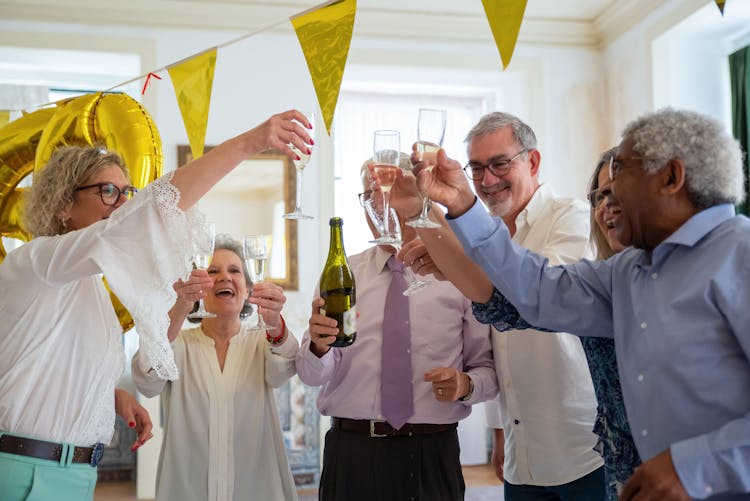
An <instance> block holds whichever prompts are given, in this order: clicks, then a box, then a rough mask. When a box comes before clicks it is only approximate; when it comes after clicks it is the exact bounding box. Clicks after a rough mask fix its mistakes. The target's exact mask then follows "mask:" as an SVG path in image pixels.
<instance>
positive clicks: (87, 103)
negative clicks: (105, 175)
mask: <svg viewBox="0 0 750 501" xmlns="http://www.w3.org/2000/svg"><path fill="white" fill-rule="evenodd" d="M66 144H79V145H82V144H88V145H92V146H93V145H97V144H102V145H104V146H105V147H106V148H107V149H110V150H112V151H116V152H117V153H119V154H120V155H121V156H122V158H123V160H124V161H125V165H127V167H128V170H129V172H130V178H131V181H132V183H133V185H134V186H136V187H137V188H143V187H144V186H145V185H147V184H148V183H150V182H151V181H153V180H155V179H156V178H158V177H159V176H161V174H162V169H163V164H164V157H163V156H162V149H161V139H160V138H159V131H158V130H157V129H156V126H155V125H154V122H153V120H152V119H151V116H150V115H149V114H148V113H147V112H146V110H145V109H144V108H143V106H141V105H140V104H139V103H138V102H137V101H136V100H134V99H133V98H132V97H130V96H128V95H127V94H103V93H96V94H87V95H85V96H80V97H76V98H73V99H69V100H66V101H61V102H59V103H56V106H55V107H53V108H45V109H41V110H38V111H35V112H34V113H29V114H26V115H24V116H23V117H21V118H19V119H17V120H14V121H13V122H10V123H9V124H7V125H5V126H4V127H2V128H0V236H2V237H10V238H17V239H19V240H23V241H28V240H29V239H30V238H31V236H30V235H29V234H28V233H27V232H26V231H25V230H24V229H23V224H22V222H21V218H20V214H21V211H22V204H23V193H24V191H25V190H24V189H23V188H19V187H18V183H19V182H20V181H21V180H22V179H23V178H25V177H26V176H27V175H29V174H31V173H32V172H35V171H37V170H39V169H42V168H43V167H44V165H45V164H46V163H47V160H49V158H50V156H51V155H52V152H53V151H54V150H55V148H57V147H58V146H61V145H66ZM5 254H6V252H5V248H4V247H3V244H2V240H1V239H0V260H2V258H3V257H5ZM105 284H106V280H105ZM110 296H111V298H112V306H113V307H114V309H115V312H116V313H117V318H118V319H119V320H120V325H122V328H123V330H124V331H126V330H128V329H130V328H131V327H132V326H133V319H132V317H131V316H130V313H128V311H127V310H126V309H125V307H124V306H123V305H122V303H120V301H119V300H118V299H117V297H115V295H114V294H112V293H111V292H110Z"/></svg>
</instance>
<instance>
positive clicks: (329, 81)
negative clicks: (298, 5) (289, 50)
mask: <svg viewBox="0 0 750 501" xmlns="http://www.w3.org/2000/svg"><path fill="white" fill-rule="evenodd" d="M356 10H357V2H356V0H342V1H340V2H336V3H333V4H330V5H327V6H324V7H321V8H318V9H315V10H313V11H311V12H306V13H303V14H301V15H299V16H296V17H292V18H290V21H291V22H292V25H293V26H294V31H296V32H297V38H298V39H299V44H300V46H302V52H303V53H304V54H305V60H306V61H307V68H308V69H309V70H310V77H311V78H312V81H313V86H314V87H315V94H317V96H318V103H319V104H320V111H321V112H322V114H323V121H324V122H325V124H326V131H327V132H328V134H329V135H330V134H331V124H332V123H333V113H334V111H335V110H336V102H337V101H338V98H339V90H340V89H341V80H342V79H343V77H344V67H345V66H346V58H347V56H348V54H349V45H350V43H351V40H352V31H353V30H354V14H355V12H356Z"/></svg>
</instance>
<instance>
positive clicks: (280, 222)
mask: <svg viewBox="0 0 750 501" xmlns="http://www.w3.org/2000/svg"><path fill="white" fill-rule="evenodd" d="M210 149H211V146H206V147H205V151H206V152H208V151H209V150H210ZM192 159H193V155H192V153H191V151H190V146H188V145H179V146H177V162H178V165H180V166H182V165H185V164H186V163H188V162H189V161H190V160H192ZM294 176H295V169H294V164H293V163H292V161H291V160H290V159H289V157H287V156H286V155H284V154H282V153H281V152H279V151H270V152H266V153H261V154H259V155H255V156H253V157H251V158H249V159H247V160H245V161H244V162H242V163H241V164H240V165H238V166H237V167H236V168H235V169H234V170H233V171H232V172H230V173H229V174H228V175H227V176H226V177H224V179H222V180H221V181H219V182H218V183H217V184H216V186H214V187H213V188H212V189H211V191H209V192H208V193H206V195H205V196H204V197H203V198H202V199H201V201H200V204H199V205H200V208H201V211H202V212H203V213H204V214H205V215H206V220H207V221H211V222H214V223H216V233H217V234H219V233H229V234H230V235H232V237H234V238H235V239H237V240H239V241H240V242H241V241H242V237H243V236H244V235H251V234H258V233H264V234H266V235H271V257H270V258H269V260H268V262H267V263H266V280H268V281H270V282H274V283H276V284H279V285H280V286H281V287H282V288H283V289H284V290H287V291H289V290H297V288H298V287H299V285H298V273H297V221H294V220H289V219H283V218H282V217H281V216H282V214H285V213H287V212H291V211H293V210H294V197H295V189H296V185H295V180H294Z"/></svg>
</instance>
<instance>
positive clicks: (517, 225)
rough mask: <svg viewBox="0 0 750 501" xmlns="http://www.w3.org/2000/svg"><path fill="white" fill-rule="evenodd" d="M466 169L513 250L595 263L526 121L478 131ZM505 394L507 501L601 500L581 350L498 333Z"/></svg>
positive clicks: (492, 409)
mask: <svg viewBox="0 0 750 501" xmlns="http://www.w3.org/2000/svg"><path fill="white" fill-rule="evenodd" d="M466 142H467V144H468V157H469V163H468V164H467V165H466V167H465V168H464V171H465V172H466V173H467V175H468V176H469V178H471V179H472V180H473V182H474V188H475V190H476V193H477V195H478V196H479V198H480V199H481V200H482V202H484V204H485V205H486V206H487V208H488V209H489V212H490V213H491V214H492V215H493V216H496V217H500V218H502V220H503V221H504V222H505V224H506V225H507V227H508V229H509V230H510V233H511V235H512V236H513V240H514V241H515V242H517V243H519V244H521V245H523V246H524V247H526V248H528V249H530V250H532V251H535V252H537V253H539V254H541V255H543V256H544V257H546V258H548V259H549V260H550V264H564V263H573V262H576V261H578V260H579V259H581V258H583V257H591V256H589V255H588V253H589V252H590V247H589V209H588V207H587V206H586V204H585V203H583V202H581V201H577V200H573V199H565V198H559V197H557V196H556V195H555V194H554V192H553V191H552V189H551V188H550V187H549V186H547V185H544V184H540V182H539V178H538V175H539V168H540V158H541V156H540V153H539V150H537V149H536V136H535V135H534V131H533V130H532V129H531V128H530V127H529V126H528V125H526V124H525V123H524V122H522V121H521V120H520V119H518V118H517V117H515V116H513V115H510V114H507V113H501V112H494V113H490V114H487V115H485V116H484V117H482V118H481V119H480V121H479V122H478V123H477V124H476V125H475V126H474V128H473V129H471V131H469V133H468V135H467V137H466ZM492 338H493V339H492V346H493V351H494V357H495V368H496V370H497V376H498V383H499V386H500V394H499V397H498V400H497V401H490V402H488V403H487V404H486V406H485V409H486V414H487V421H488V425H489V426H490V427H492V428H494V429H495V431H494V436H495V443H494V447H493V451H492V464H493V466H494V468H495V472H496V473H497V476H498V478H500V479H501V480H504V483H505V487H504V489H505V499H506V500H507V501H526V500H545V501H547V500H562V501H567V500H571V501H573V500H575V501H586V500H601V499H603V498H604V492H605V488H604V473H603V468H602V464H603V462H602V458H601V457H600V455H599V454H598V453H597V452H596V451H594V450H593V447H594V445H595V444H596V441H597V439H596V436H595V435H594V433H593V432H592V430H593V427H594V420H595V417H596V405H597V404H596V397H595V395H594V389H593V384H592V382H591V375H590V373H589V370H588V365H587V363H586V356H585V354H584V351H583V348H582V346H581V342H580V340H579V339H577V338H576V337H575V336H573V335H571V334H567V333H555V334H553V335H550V334H549V333H543V332H539V331H528V330H526V331H517V332H513V331H511V332H506V333H503V334H499V333H498V332H497V331H496V330H495V329H494V328H493V330H492Z"/></svg>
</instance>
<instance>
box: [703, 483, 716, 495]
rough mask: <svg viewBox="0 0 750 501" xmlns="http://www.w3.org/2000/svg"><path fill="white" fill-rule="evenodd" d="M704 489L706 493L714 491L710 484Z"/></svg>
mask: <svg viewBox="0 0 750 501" xmlns="http://www.w3.org/2000/svg"><path fill="white" fill-rule="evenodd" d="M704 490H705V491H706V494H712V493H713V492H714V488H713V487H711V486H710V485H707V486H706V488H705V489H704Z"/></svg>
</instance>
